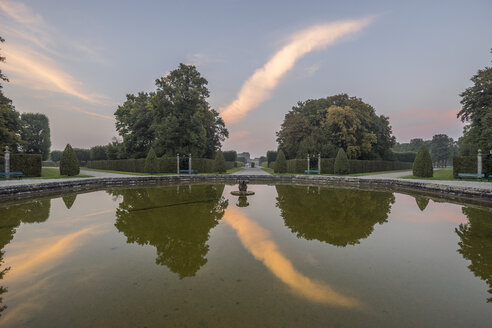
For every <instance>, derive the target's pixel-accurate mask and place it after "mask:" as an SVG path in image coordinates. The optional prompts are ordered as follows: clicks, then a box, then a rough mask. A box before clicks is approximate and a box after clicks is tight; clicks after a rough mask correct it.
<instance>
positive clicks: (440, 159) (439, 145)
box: [431, 134, 454, 166]
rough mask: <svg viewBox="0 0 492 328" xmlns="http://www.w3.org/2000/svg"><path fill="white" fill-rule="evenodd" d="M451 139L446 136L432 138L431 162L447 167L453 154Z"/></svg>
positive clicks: (439, 135) (437, 135)
mask: <svg viewBox="0 0 492 328" xmlns="http://www.w3.org/2000/svg"><path fill="white" fill-rule="evenodd" d="M453 143H454V142H453V139H452V138H450V137H448V136H447V135H446V134H436V135H434V136H433V137H432V148H431V149H432V160H433V161H434V162H437V163H438V165H443V166H446V165H447V161H448V159H449V158H450V156H451V155H452V153H453Z"/></svg>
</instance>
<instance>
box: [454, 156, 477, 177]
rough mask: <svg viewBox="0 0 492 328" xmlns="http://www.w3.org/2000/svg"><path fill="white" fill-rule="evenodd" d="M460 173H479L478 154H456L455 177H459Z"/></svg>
mask: <svg viewBox="0 0 492 328" xmlns="http://www.w3.org/2000/svg"><path fill="white" fill-rule="evenodd" d="M458 173H477V157H476V156H456V157H454V158H453V177H454V178H457V177H458Z"/></svg>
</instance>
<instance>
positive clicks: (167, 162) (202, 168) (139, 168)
mask: <svg viewBox="0 0 492 328" xmlns="http://www.w3.org/2000/svg"><path fill="white" fill-rule="evenodd" d="M214 162H215V161H214V160H213V159H208V158H192V160H191V168H192V169H193V170H197V171H198V172H199V173H213V172H214ZM157 163H158V164H159V172H158V173H176V171H177V167H176V158H175V157H161V158H158V159H157ZM179 164H180V165H179V166H180V169H181V170H183V169H185V170H187V169H188V159H181V160H180V163H179ZM87 167H89V168H91V169H99V170H112V171H123V172H140V173H143V172H145V159H144V158H142V159H116V160H105V161H88V162H87ZM233 167H234V162H226V170H229V169H231V168H233Z"/></svg>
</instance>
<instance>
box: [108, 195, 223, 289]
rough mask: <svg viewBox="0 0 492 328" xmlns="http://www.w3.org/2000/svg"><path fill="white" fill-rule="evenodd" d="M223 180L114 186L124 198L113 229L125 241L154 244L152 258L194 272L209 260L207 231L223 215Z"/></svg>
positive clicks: (185, 272)
mask: <svg viewBox="0 0 492 328" xmlns="http://www.w3.org/2000/svg"><path fill="white" fill-rule="evenodd" d="M223 190H224V185H192V186H191V185H190V186H165V187H158V188H156V187H151V188H138V189H127V190H119V191H113V192H112V194H113V195H122V196H123V201H122V202H121V203H120V205H119V208H118V209H117V210H116V217H117V219H116V223H115V226H116V228H117V229H118V230H119V231H120V232H122V233H123V234H124V235H125V236H126V237H127V242H128V243H137V244H139V245H152V246H154V247H155V248H156V249H157V258H156V260H155V261H156V263H157V264H160V265H165V266H167V267H168V268H169V269H170V270H171V271H172V272H175V273H177V274H178V275H179V277H180V278H181V279H182V278H185V277H192V276H194V275H195V274H196V273H197V272H198V270H199V269H200V268H201V267H202V266H203V265H204V264H205V263H207V259H206V255H207V253H208V250H209V246H208V245H207V244H206V242H207V241H208V238H209V233H210V230H211V229H212V228H213V227H215V226H216V225H217V223H218V222H219V220H220V219H221V218H222V216H223V215H224V210H225V208H226V207H227V201H226V200H225V199H224V198H223V197H222V192H223Z"/></svg>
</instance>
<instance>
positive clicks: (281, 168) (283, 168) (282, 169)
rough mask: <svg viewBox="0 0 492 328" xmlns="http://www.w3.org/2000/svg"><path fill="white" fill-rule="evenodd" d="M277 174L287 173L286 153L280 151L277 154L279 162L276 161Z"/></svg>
mask: <svg viewBox="0 0 492 328" xmlns="http://www.w3.org/2000/svg"><path fill="white" fill-rule="evenodd" d="M274 171H275V173H287V160H286V159H285V155H284V152H283V151H282V150H279V151H278V152H277V160H276V161H275V168H274Z"/></svg>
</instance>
